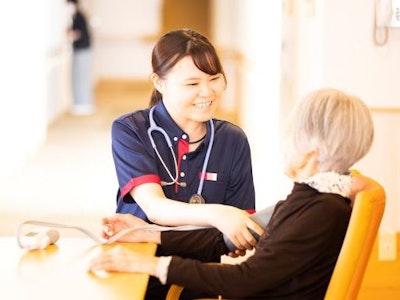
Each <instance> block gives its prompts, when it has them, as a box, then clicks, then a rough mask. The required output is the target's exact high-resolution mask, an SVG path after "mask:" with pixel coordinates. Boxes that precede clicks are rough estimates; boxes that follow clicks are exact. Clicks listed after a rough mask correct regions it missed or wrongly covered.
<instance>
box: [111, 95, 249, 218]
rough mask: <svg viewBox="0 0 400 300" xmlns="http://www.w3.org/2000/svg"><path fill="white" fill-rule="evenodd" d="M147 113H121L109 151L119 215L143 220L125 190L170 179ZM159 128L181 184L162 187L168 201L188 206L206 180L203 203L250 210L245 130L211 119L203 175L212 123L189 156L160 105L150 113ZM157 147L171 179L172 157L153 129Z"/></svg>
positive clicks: (183, 138)
mask: <svg viewBox="0 0 400 300" xmlns="http://www.w3.org/2000/svg"><path fill="white" fill-rule="evenodd" d="M149 111H150V109H149V108H147V109H144V110H138V111H134V112H132V113H128V114H125V115H123V116H121V117H119V118H118V119H116V120H115V121H114V122H113V124H112V153H113V159H114V164H115V169H116V173H117V177H118V183H119V189H118V193H117V209H116V212H117V213H131V214H133V215H136V216H138V217H140V218H142V219H145V220H147V217H146V215H145V213H144V212H143V210H142V209H141V208H140V207H139V205H138V204H137V203H136V202H135V200H134V199H133V198H132V196H131V195H130V194H129V192H130V191H131V190H132V189H133V188H134V187H136V186H138V185H141V184H144V183H160V184H161V181H166V182H170V181H171V179H170V177H169V176H168V174H167V172H166V170H165V169H164V167H163V165H162V163H161V161H160V160H159V158H158V157H157V155H156V153H155V151H154V149H153V147H152V145H151V142H150V138H149V136H148V133H147V130H148V128H149V127H150V122H149ZM153 117H154V120H155V123H156V124H157V126H160V127H162V128H163V129H164V130H165V131H166V132H167V134H168V136H169V137H170V139H171V142H172V144H173V148H174V151H175V154H176V157H177V162H178V168H179V171H178V173H179V177H178V181H179V182H185V183H186V186H185V187H182V186H179V185H177V184H173V185H169V186H163V187H162V188H163V191H164V194H165V196H166V197H167V198H169V199H173V200H178V201H182V202H188V201H189V198H190V196H192V195H193V194H195V193H197V189H198V186H199V182H200V176H204V178H205V181H204V185H203V191H202V196H203V198H204V199H205V201H206V203H220V204H227V205H231V206H235V207H238V208H242V209H245V210H247V211H249V212H254V208H255V192H254V183H253V174H252V166H251V153H250V146H249V143H248V140H247V137H246V135H245V133H244V132H243V130H242V129H241V128H240V127H238V126H236V125H234V124H232V123H230V122H227V121H221V120H216V119H213V122H214V123H213V124H214V128H215V132H214V143H213V147H212V150H211V156H210V159H209V162H208V166H207V169H206V174H201V170H202V167H203V162H204V158H205V154H206V151H207V147H208V144H209V142H210V124H209V123H207V135H206V138H205V139H204V141H203V142H202V143H201V144H200V145H199V146H198V148H197V149H196V150H195V151H193V152H188V148H189V141H188V134H187V133H185V132H184V131H182V129H180V128H179V127H178V125H177V124H176V123H175V122H174V121H173V120H172V118H171V117H170V115H169V113H168V112H167V110H166V108H165V106H164V104H163V103H162V102H160V103H158V104H157V105H156V108H155V110H154V114H153ZM152 136H153V139H154V141H155V144H156V145H157V149H158V151H159V153H160V155H161V157H162V159H163V160H164V162H165V163H166V165H167V166H168V169H169V170H170V172H171V174H172V176H175V166H174V161H173V156H172V153H171V151H170V149H169V148H168V146H167V142H166V140H165V138H164V136H163V135H162V134H161V133H159V132H157V131H153V135H152Z"/></svg>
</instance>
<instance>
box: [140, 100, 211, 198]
mask: <svg viewBox="0 0 400 300" xmlns="http://www.w3.org/2000/svg"><path fill="white" fill-rule="evenodd" d="M154 109H155V106H153V107H152V108H151V109H150V112H149V121H150V127H149V128H148V129H147V134H148V136H149V139H150V142H151V145H152V147H153V149H154V152H155V153H156V155H157V157H158V159H159V160H160V162H161V164H162V165H163V167H164V169H165V171H166V172H167V173H168V176H169V177H170V179H171V180H172V181H171V182H168V183H166V184H174V183H175V184H180V183H179V181H178V163H177V159H176V155H175V152H174V149H173V148H172V142H171V139H170V138H169V136H168V134H167V133H166V131H165V130H164V129H163V128H161V127H160V126H158V125H157V124H156V122H155V120H154V116H153V114H154ZM209 124H210V131H211V132H210V142H209V144H208V147H207V151H206V156H205V157H204V162H203V166H202V170H201V174H200V182H199V186H198V188H197V194H199V195H201V193H202V192H203V186H204V181H205V174H206V171H207V166H208V161H209V159H210V156H211V151H212V147H213V144H214V122H213V120H212V119H210V120H209ZM153 131H157V132H160V133H161V134H162V135H163V136H164V139H165V141H166V143H167V145H168V148H169V149H170V151H171V155H172V157H173V159H174V165H175V177H174V176H172V173H171V171H170V170H169V169H168V167H167V165H166V163H165V161H164V159H163V158H162V157H161V155H160V153H159V151H158V149H157V146H156V143H155V141H154V138H153V136H152V133H153Z"/></svg>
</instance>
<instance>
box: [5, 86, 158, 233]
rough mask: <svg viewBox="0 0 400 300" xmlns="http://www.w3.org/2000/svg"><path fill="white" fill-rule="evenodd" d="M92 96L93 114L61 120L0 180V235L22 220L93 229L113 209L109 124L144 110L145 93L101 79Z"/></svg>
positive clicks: (146, 89) (144, 88) (114, 184)
mask: <svg viewBox="0 0 400 300" xmlns="http://www.w3.org/2000/svg"><path fill="white" fill-rule="evenodd" d="M95 94H96V104H97V111H96V113H95V114H94V115H92V116H73V115H70V114H68V113H66V114H64V115H63V116H61V117H60V118H59V119H57V120H56V121H55V122H53V123H52V124H51V125H50V126H49V131H48V139H47V141H46V142H45V144H44V145H43V146H42V147H41V148H40V149H39V151H38V153H36V154H35V155H34V156H33V157H31V158H30V160H29V161H28V163H27V164H26V166H24V167H23V168H20V169H18V170H17V171H16V172H15V173H14V174H13V175H12V176H10V177H9V178H8V179H3V180H0V186H1V187H2V188H1V189H0V199H4V200H6V201H4V203H3V207H4V208H5V211H7V212H8V214H7V215H6V216H4V215H3V217H2V220H0V224H1V226H0V235H13V234H14V232H15V229H16V226H17V224H18V223H20V222H22V221H25V220H27V219H40V220H43V221H44V220H46V221H54V222H56V221H57V222H67V223H69V224H71V223H73V224H76V225H85V226H89V227H93V226H95V225H96V224H97V225H99V224H100V218H101V217H103V216H105V215H109V214H111V213H112V212H113V211H114V209H115V194H116V189H117V182H116V177H115V172H114V166H113V163H112V156H111V136H110V130H111V122H112V120H113V119H114V118H116V117H117V116H119V115H121V114H123V113H126V112H129V111H131V110H134V109H137V108H143V107H145V106H147V104H148V101H149V95H150V89H149V85H148V83H147V82H141V81H140V82H132V81H130V82H128V81H101V82H100V83H99V84H98V85H97V88H96V93H95ZM18 207H21V208H23V210H21V209H16V208H18ZM93 207H96V209H93ZM22 211H23V212H24V213H23V214H22ZM71 216H72V219H71ZM4 218H5V219H4ZM74 234H76V232H74Z"/></svg>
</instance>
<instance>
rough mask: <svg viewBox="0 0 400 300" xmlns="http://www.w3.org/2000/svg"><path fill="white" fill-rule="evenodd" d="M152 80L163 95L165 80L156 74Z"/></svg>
mask: <svg viewBox="0 0 400 300" xmlns="http://www.w3.org/2000/svg"><path fill="white" fill-rule="evenodd" d="M150 79H151V81H152V82H153V86H154V88H155V89H156V90H157V91H159V92H160V93H161V94H162V92H163V89H164V80H162V79H161V78H160V76H158V75H157V74H156V73H152V74H151V75H150Z"/></svg>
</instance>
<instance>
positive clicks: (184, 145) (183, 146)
mask: <svg viewBox="0 0 400 300" xmlns="http://www.w3.org/2000/svg"><path fill="white" fill-rule="evenodd" d="M188 152H189V142H188V141H186V140H184V139H179V141H178V158H177V159H178V173H179V172H180V169H181V162H182V157H183V156H184V155H185V154H186V153H188ZM178 178H179V175H178ZM178 181H179V180H178ZM178 188H179V185H177V184H175V193H177V192H178Z"/></svg>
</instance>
